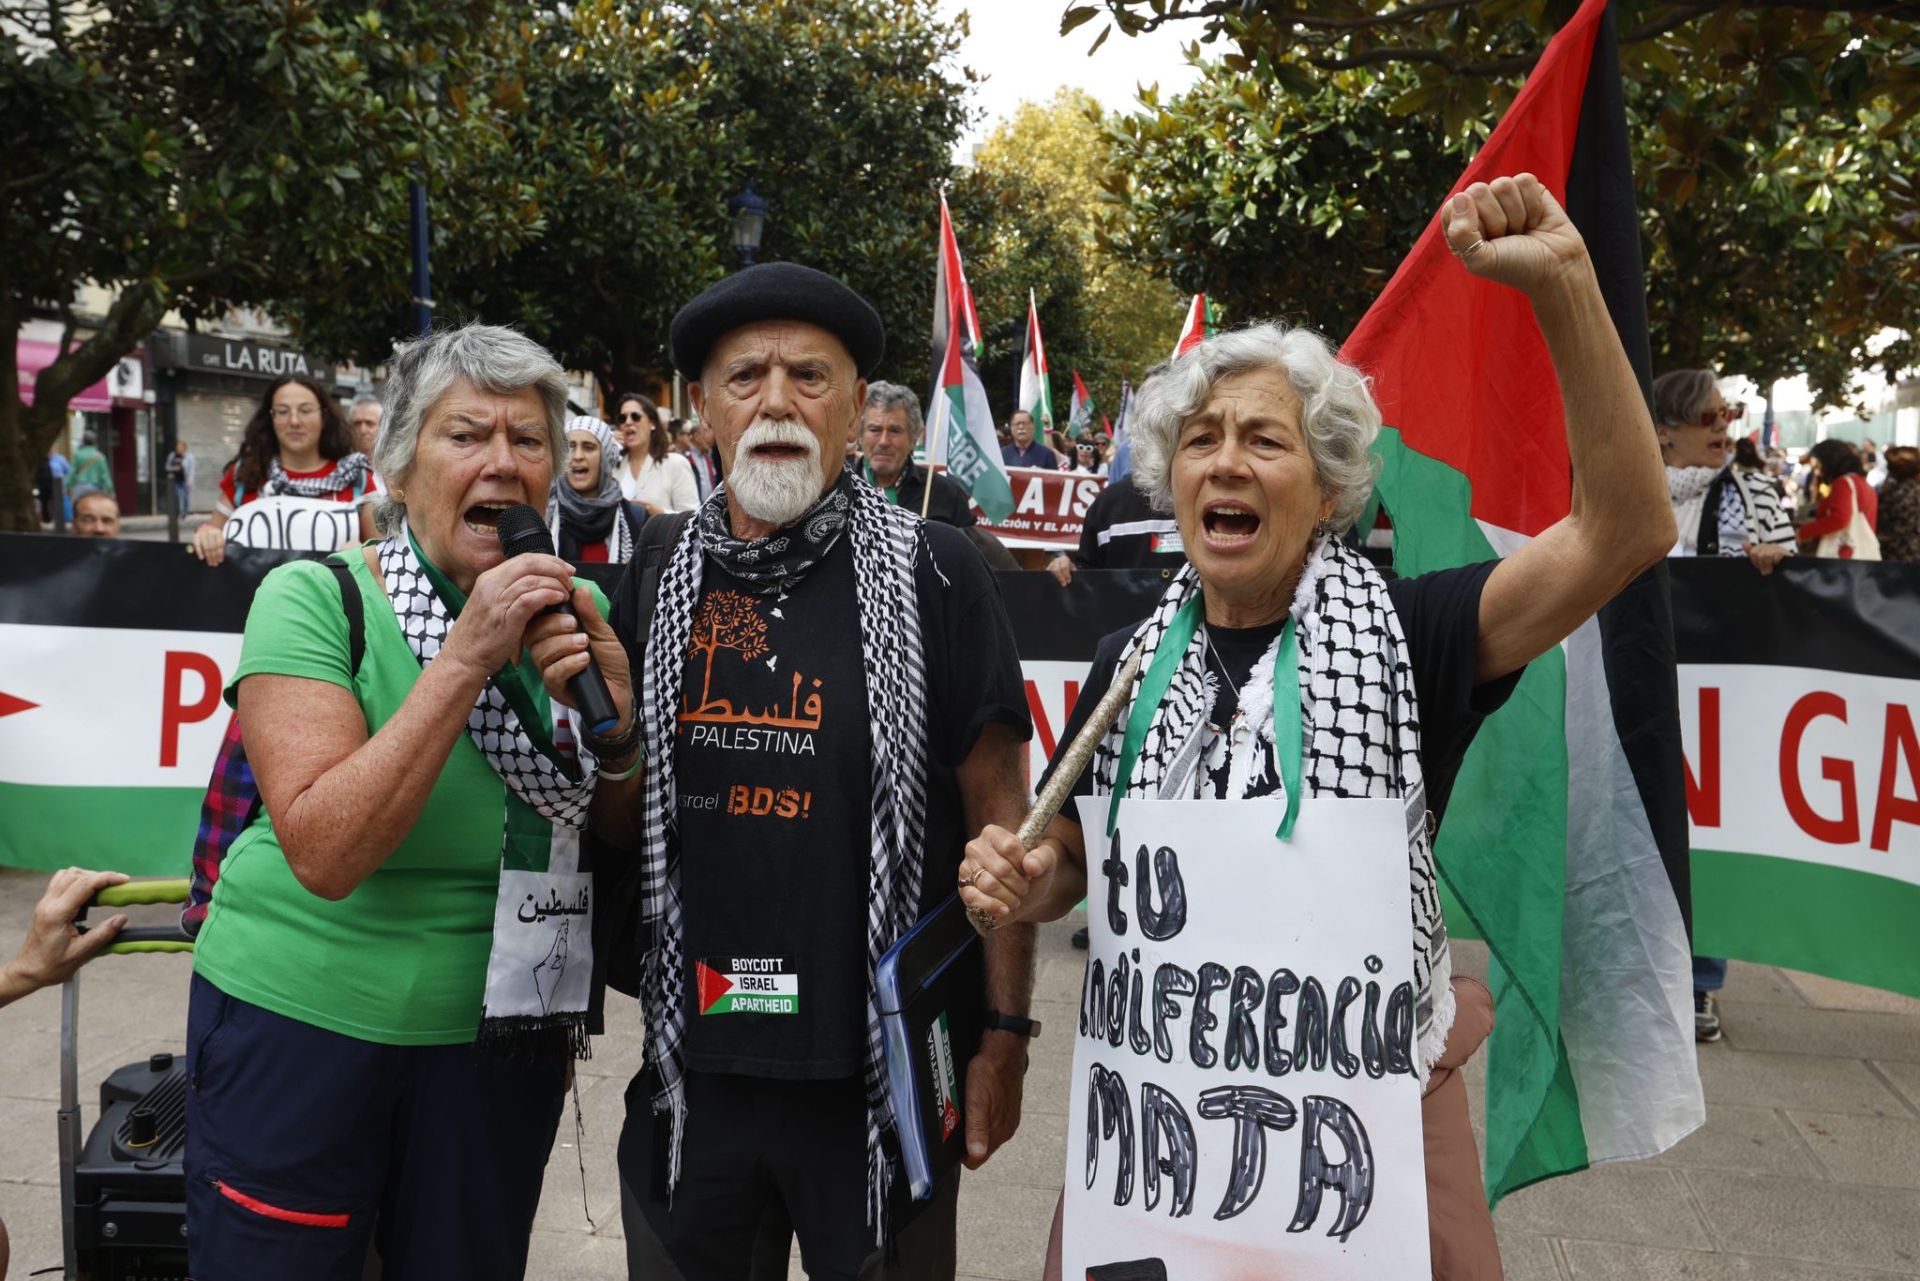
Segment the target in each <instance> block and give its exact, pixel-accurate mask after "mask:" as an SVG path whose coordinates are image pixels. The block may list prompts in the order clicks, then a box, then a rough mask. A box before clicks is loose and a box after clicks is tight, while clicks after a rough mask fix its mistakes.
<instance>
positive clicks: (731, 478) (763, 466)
mask: <svg viewBox="0 0 1920 1281" xmlns="http://www.w3.org/2000/svg"><path fill="white" fill-rule="evenodd" d="M762 445H798V446H800V447H802V448H804V449H805V450H806V451H807V456H806V457H805V458H804V459H790V460H788V461H786V462H771V461H768V460H766V459H762V458H759V457H756V456H755V454H754V452H753V451H754V450H755V449H757V448H759V447H760V446H762ZM825 484H826V473H825V471H824V470H823V469H822V468H821V466H820V441H819V439H818V438H817V437H815V436H814V434H813V433H812V432H810V431H808V430H807V428H806V426H805V425H804V424H802V423H801V422H799V421H798V420H796V419H791V418H789V419H785V420H779V421H770V420H768V419H761V420H760V421H758V422H756V423H754V425H753V426H751V427H749V428H747V432H746V435H744V436H742V437H741V438H740V446H739V448H738V449H736V450H734V453H733V470H732V471H730V472H728V473H727V492H728V493H730V494H732V495H733V497H734V499H735V501H737V502H738V503H739V504H740V510H741V511H743V512H745V513H746V514H747V515H749V516H751V517H752V518H753V519H755V520H758V521H764V522H766V523H767V524H769V525H773V526H775V527H778V526H781V525H789V524H792V523H793V522H794V521H796V520H798V519H800V517H801V515H802V514H803V513H805V511H806V510H807V508H809V507H811V506H813V504H814V502H815V501H816V500H817V499H818V498H819V497H820V491H821V489H822V488H823V487H824V486H825Z"/></svg>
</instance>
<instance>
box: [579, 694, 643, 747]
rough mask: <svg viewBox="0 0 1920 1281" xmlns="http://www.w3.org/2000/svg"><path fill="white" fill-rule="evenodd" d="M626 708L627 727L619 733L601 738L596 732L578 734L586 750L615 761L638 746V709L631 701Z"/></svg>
mask: <svg viewBox="0 0 1920 1281" xmlns="http://www.w3.org/2000/svg"><path fill="white" fill-rule="evenodd" d="M628 708H629V715H628V717H627V728H626V729H625V730H623V731H621V732H620V733H618V734H615V735H614V736H613V737H611V738H602V737H601V736H600V735H598V734H591V733H589V734H582V735H581V736H580V738H581V741H583V742H584V743H585V744H586V745H587V750H588V751H590V752H592V753H593V754H594V755H595V756H596V757H606V758H607V759H609V760H616V761H617V760H619V759H621V758H622V757H624V756H625V755H626V754H627V753H628V752H631V751H633V750H634V748H636V747H638V746H639V744H640V709H639V708H638V707H636V706H634V705H633V704H631V703H629V704H628Z"/></svg>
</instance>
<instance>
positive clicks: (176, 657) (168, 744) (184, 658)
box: [160, 649, 220, 769]
mask: <svg viewBox="0 0 1920 1281" xmlns="http://www.w3.org/2000/svg"><path fill="white" fill-rule="evenodd" d="M188 672H193V673H195V674H196V675H198V676H199V677H200V695H199V697H198V698H196V699H195V700H194V701H193V702H192V703H191V704H188V703H183V702H181V701H180V696H181V693H182V692H183V691H182V690H181V686H182V685H183V684H185V677H186V674H187V673H188ZM219 706H220V665H219V664H218V663H216V662H214V661H213V660H212V659H211V658H209V657H207V656H206V655H205V654H196V653H194V652H193V651H192V650H184V649H170V650H168V651H167V666H166V685H165V693H164V694H163V695H162V696H161V700H160V768H161V769H172V768H173V767H174V766H176V765H178V764H179V763H180V727H181V726H182V725H191V724H193V723H194V722H196V721H204V720H205V719H207V717H209V716H211V715H213V713H214V711H215V710H216V709H217V708H218V707H219Z"/></svg>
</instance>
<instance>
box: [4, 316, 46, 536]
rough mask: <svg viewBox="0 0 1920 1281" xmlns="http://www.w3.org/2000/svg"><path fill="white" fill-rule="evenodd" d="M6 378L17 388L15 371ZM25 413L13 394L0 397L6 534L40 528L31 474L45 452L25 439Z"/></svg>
mask: <svg viewBox="0 0 1920 1281" xmlns="http://www.w3.org/2000/svg"><path fill="white" fill-rule="evenodd" d="M12 332H14V333H18V332H19V330H18V329H15V330H13V331H12ZM10 376H11V377H12V378H13V379H15V380H16V387H17V385H18V384H17V380H18V378H19V373H18V371H17V369H16V372H15V373H13V374H12V375H10ZM26 413H27V409H26V406H25V405H22V404H21V403H20V397H19V395H18V393H17V391H16V392H14V393H11V394H9V395H7V396H5V397H0V531H5V532H9V533H29V534H31V533H37V532H38V531H39V529H40V513H39V512H38V510H36V509H35V507H34V502H33V473H34V471H35V470H36V469H37V468H38V467H39V466H40V460H41V459H42V458H44V457H46V454H47V450H46V447H45V446H44V445H43V446H40V447H39V448H37V449H36V448H35V447H34V446H33V445H32V443H31V442H30V441H29V440H28V438H27V435H26V421H25V420H26Z"/></svg>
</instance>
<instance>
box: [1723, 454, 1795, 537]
mask: <svg viewBox="0 0 1920 1281" xmlns="http://www.w3.org/2000/svg"><path fill="white" fill-rule="evenodd" d="M1727 479H1728V481H1729V483H1728V485H1727V489H1728V490H1729V491H1731V492H1732V493H1733V494H1734V495H1735V498H1736V500H1737V501H1738V502H1739V503H1740V504H1741V506H1742V508H1743V511H1742V516H1743V523H1744V525H1745V527H1746V535H1747V541H1748V542H1750V543H1759V544H1763V545H1766V544H1773V543H1791V542H1793V521H1792V520H1791V519H1790V518H1789V517H1788V516H1787V511H1786V505H1785V504H1784V503H1782V502H1781V501H1780V487H1779V486H1778V485H1777V484H1775V483H1774V479H1773V477H1771V476H1769V475H1767V473H1766V472H1764V471H1748V470H1746V469H1745V468H1743V467H1739V466H1734V467H1731V468H1729V469H1728V472H1727ZM1723 523H1724V522H1723ZM1720 554H1721V555H1722V556H1738V555H1740V554H1741V549H1740V548H1739V547H1735V548H1733V549H1732V550H1731V551H1729V550H1728V549H1727V546H1726V540H1724V539H1722V540H1721V546H1720Z"/></svg>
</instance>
